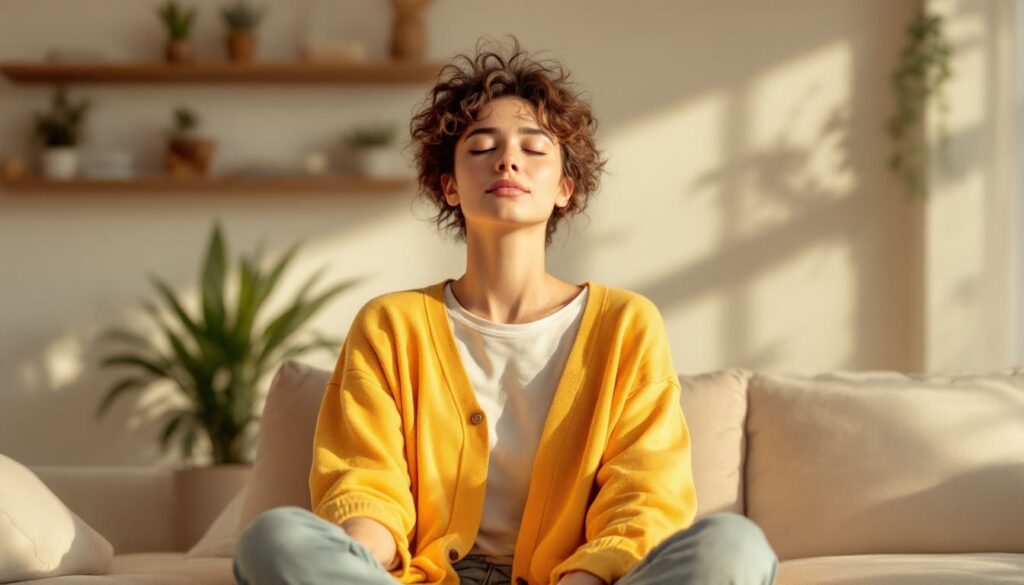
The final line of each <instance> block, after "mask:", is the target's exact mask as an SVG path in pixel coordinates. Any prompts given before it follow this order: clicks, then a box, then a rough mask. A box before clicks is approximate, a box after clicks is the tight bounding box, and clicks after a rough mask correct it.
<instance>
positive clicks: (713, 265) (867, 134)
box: [0, 0, 923, 465]
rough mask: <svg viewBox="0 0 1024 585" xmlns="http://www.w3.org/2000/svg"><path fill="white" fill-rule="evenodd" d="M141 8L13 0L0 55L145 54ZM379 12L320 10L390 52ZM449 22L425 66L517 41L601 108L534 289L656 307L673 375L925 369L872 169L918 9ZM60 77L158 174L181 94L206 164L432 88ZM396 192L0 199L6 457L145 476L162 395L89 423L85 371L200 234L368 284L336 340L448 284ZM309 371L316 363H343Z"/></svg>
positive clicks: (406, 106)
mask: <svg viewBox="0 0 1024 585" xmlns="http://www.w3.org/2000/svg"><path fill="white" fill-rule="evenodd" d="M155 4H156V3H155V2H139V1H137V0H103V1H99V0H97V1H95V2H89V3H82V2H78V1H76V0H52V1H51V2H49V3H47V5H46V7H45V10H43V9H42V8H40V7H39V4H38V3H37V2H30V1H29V0H8V1H7V2H3V3H2V4H0V59H3V60H15V59H33V60H34V59H39V58H42V56H43V54H44V53H45V50H46V49H47V48H48V47H50V46H52V45H57V44H61V45H62V46H68V45H69V44H73V45H75V46H81V47H86V48H92V49H100V50H103V51H104V52H106V53H108V54H109V55H110V56H111V57H112V58H124V59H129V58H132V59H135V58H153V59H156V58H158V57H159V52H160V43H161V42H162V37H161V33H160V30H159V28H158V25H157V23H156V19H155V17H154V16H153V6H155ZM197 4H199V5H201V7H202V19H203V22H202V23H201V25H200V27H199V30H198V31H197V35H198V36H199V37H201V38H203V39H206V40H205V41H204V42H206V43H207V49H206V51H207V53H208V54H216V55H219V34H220V32H219V26H218V25H217V24H216V22H215V20H214V16H215V14H216V8H215V7H216V6H217V3H216V2H213V1H209V0H204V1H202V2H197ZM298 6H300V5H299V4H298V3H293V2H286V1H284V0H279V1H277V2H273V3H272V8H271V13H270V16H269V17H268V19H269V20H268V21H267V22H266V23H265V26H264V28H263V39H264V51H263V53H262V55H263V57H265V58H268V59H269V58H276V59H285V58H291V57H292V56H293V54H294V47H295V42H296V38H297V36H296V35H297V32H296V31H300V30H303V29H304V25H303V24H302V23H301V21H300V20H299V19H298V17H297V16H296V14H294V13H293V10H295V9H296V8H295V7H298ZM386 6H387V3H384V2H380V1H379V0H364V1H361V2H356V1H351V0H347V1H341V0H337V1H334V2H330V3H327V2H324V3H322V6H319V7H314V8H315V14H316V15H317V16H316V18H315V22H316V25H315V26H314V29H316V30H315V31H314V33H315V34H348V35H355V36H360V37H362V38H364V39H365V40H366V41H367V42H368V43H369V44H370V47H371V53H372V56H373V57H377V58H379V57H382V56H383V54H384V50H385V46H386V36H387V22H388V20H389V14H388V12H387V10H386ZM467 6H468V5H467V4H465V3H463V2H457V1H455V0H440V1H438V2H436V3H435V4H434V5H433V6H432V7H431V8H430V10H429V13H428V22H429V27H430V31H431V45H430V54H431V57H432V58H434V59H438V60H440V59H444V58H446V57H449V56H451V55H453V54H454V53H456V52H464V51H469V50H471V49H472V48H473V46H474V44H475V41H476V39H477V38H478V37H479V36H481V35H492V36H499V35H502V34H505V33H514V34H516V35H518V36H519V38H520V40H521V41H522V42H523V44H524V46H525V47H527V48H528V49H529V50H531V51H534V52H537V53H538V56H540V57H553V58H557V59H560V60H561V61H563V62H564V63H565V64H566V65H567V66H568V68H569V69H570V70H571V71H572V72H573V74H574V76H575V78H576V79H577V80H579V81H580V82H581V83H582V84H583V86H584V87H585V88H586V89H587V91H588V94H589V95H590V96H591V99H592V102H593V105H594V108H595V111H596V113H597V115H598V117H599V119H600V130H599V142H600V144H601V145H602V147H603V149H604V152H605V154H606V155H607V156H608V158H609V159H610V161H611V162H610V164H609V171H610V174H609V175H608V176H607V177H606V178H605V182H604V187H603V190H602V192H601V193H600V194H599V196H597V197H596V198H595V199H594V200H593V202H592V206H591V208H590V209H589V211H588V213H587V216H586V217H581V218H579V219H578V220H577V221H576V222H575V224H574V225H573V226H572V228H571V230H567V229H563V230H562V232H561V233H560V236H559V238H558V239H557V240H556V242H555V243H554V244H553V245H552V247H551V249H550V255H549V269H550V270H551V271H552V272H553V273H555V274H556V275H558V276H559V277H561V278H564V279H567V280H570V281H575V282H581V281H582V280H585V279H593V280H597V281H601V282H604V283H606V284H609V285H612V286H619V287H625V288H629V289H633V290H636V291H639V292H641V293H643V294H645V295H647V296H649V297H650V298H651V299H653V300H654V301H655V302H656V303H657V304H658V306H659V307H660V308H661V310H662V313H663V315H664V317H665V320H666V323H667V325H668V328H669V336H670V340H671V343H672V348H673V352H674V359H675V363H676V367H677V369H678V370H679V371H680V372H687V373H690V372H699V371H704V370H711V369H715V368H721V367H728V366H743V367H749V368H757V369H764V370H787V371H794V372H804V373H813V372H818V371H826V370H835V369H899V370H916V369H920V368H921V367H922V364H923V353H922V352H923V336H922V331H923V324H922V314H923V313H922V312H923V305H922V297H923V293H922V291H921V289H920V283H921V281H922V275H921V268H920V267H921V258H922V250H921V242H922V225H923V223H922V221H923V220H922V217H923V214H922V210H921V206H920V205H919V204H915V203H912V202H910V201H908V200H906V199H905V198H904V197H903V196H902V193H901V191H900V185H899V183H897V182H896V181H894V179H893V178H892V177H890V175H889V174H888V173H887V171H886V168H885V161H886V157H887V154H888V148H889V146H888V142H887V141H886V138H885V135H884V132H883V130H882V125H883V121H884V118H885V116H886V115H888V113H889V112H890V110H891V99H890V92H889V86H888V79H889V74H890V71H891V70H892V68H893V66H894V64H895V59H896V55H897V54H898V51H899V49H900V47H901V41H902V38H901V35H902V27H903V23H904V22H905V21H906V19H907V18H908V17H909V15H910V13H911V11H912V9H913V7H914V6H915V3H914V2H909V1H908V2H892V1H891V0H889V1H883V0H874V1H860V2H814V1H810V0H807V1H794V0H786V1H782V2H773V3H771V4H770V5H769V4H766V3H758V2H749V1H738V0H730V1H722V2H697V1H686V2H675V1H654V0H650V1H647V2H640V3H632V2H628V3H627V2H616V1H601V2H591V1H588V2H583V1H582V0H576V1H570V2H554V3H553V2H542V1H539V0H524V1H523V2H517V3H514V4H508V3H496V2H487V3H484V4H483V5H479V6H481V7H480V8H478V9H476V10H472V9H469V8H467ZM474 6H478V5H477V4H474ZM296 12H297V10H296ZM55 14H60V15H61V18H56V17H54V15H55ZM68 40H70V41H73V43H69V42H68ZM74 89H75V91H74V93H75V95H88V96H89V97H91V98H92V99H93V100H94V101H95V102H96V104H97V106H96V110H95V112H94V115H93V116H92V117H91V119H90V121H89V125H90V144H91V145H93V146H98V147H128V148H133V149H136V150H137V151H138V152H140V153H142V155H143V156H144V157H145V158H146V160H148V161H149V162H150V163H152V164H156V161H158V159H159V148H160V138H159V130H160V129H162V128H164V127H166V126H167V125H168V124H169V120H170V110H171V108H172V107H173V106H174V105H175V104H178V103H189V104H191V105H194V106H195V107H197V109H199V111H200V113H201V114H202V115H203V116H204V120H205V122H206V124H207V129H208V130H209V132H210V133H211V134H214V135H216V136H217V137H218V139H219V140H220V149H221V150H220V152H219V153H218V163H217V164H218V169H224V168H228V167H231V166H233V165H237V164H243V163H246V162H250V161H261V160H285V161H295V160H297V157H298V155H299V154H300V153H301V152H303V151H304V150H305V149H308V148H314V147H320V146H323V145H328V144H331V143H333V141H335V140H336V137H337V136H338V135H339V134H340V133H341V132H342V131H344V130H345V129H347V127H348V126H349V125H350V124H352V123H353V122H355V121H359V120H362V119H364V118H367V117H372V116H376V117H390V118H394V119H396V120H400V121H402V123H403V124H407V122H408V117H409V115H410V113H411V112H412V111H413V108H414V106H415V105H416V104H417V102H418V101H419V99H420V98H421V97H422V96H423V94H424V92H425V91H426V86H424V87H418V88H387V89H385V88H357V87H283V88H275V87H262V88H255V87H254V88H242V87H231V86H225V87H216V86H211V87H198V86H181V87H173V86H137V87H132V86H124V87H118V86H99V85H97V86H78V87H76V88H74ZM48 99H49V94H48V90H47V89H46V88H41V87H31V86H16V85H11V84H9V83H7V82H5V81H0V152H12V151H23V150H24V149H25V145H26V144H27V140H28V131H29V129H30V125H29V121H30V115H31V112H32V111H33V110H37V109H42V108H43V107H44V106H45V105H46V102H47V100H48ZM412 195H413V194H412V193H403V194H399V195H397V196H382V195H373V196H354V197H339V198H336V199H330V198H322V197H308V196H298V195H288V194H283V195H281V196H279V197H268V196H252V197H244V196H232V197H221V196H217V195H209V196H196V195H188V196H184V195H180V196H179V195H161V196H155V195H139V196H109V197H102V196H86V195H76V196H64V197H42V196H40V197H27V196H17V197H16V196H12V195H8V194H0V274H2V275H3V279H4V286H3V288H2V290H3V292H2V295H3V301H4V302H3V303H0V413H2V414H0V416H2V424H0V451H2V452H5V453H9V454H11V455H13V456H15V457H18V458H20V459H22V460H24V461H26V462H29V463H34V464H44V463H47V464H58V463H86V464H118V465H122V464H147V463H150V462H153V461H155V460H158V457H157V455H156V448H155V440H154V435H155V433H156V429H157V427H156V426H155V424H156V423H155V419H156V417H158V416H159V409H160V408H161V405H163V404H166V403H167V401H168V400H169V399H171V398H172V397H173V395H172V394H170V393H169V392H167V391H166V390H163V391H161V390H154V391H152V392H149V393H147V394H145V395H143V396H141V397H140V399H139V400H138V402H137V403H135V404H129V403H127V402H126V403H123V404H120V405H119V406H118V407H116V408H115V409H114V411H113V412H112V414H111V416H110V417H109V418H108V419H105V420H104V421H102V422H96V421H94V420H92V419H91V418H90V416H89V413H91V411H92V410H93V409H94V408H95V405H96V404H97V402H98V401H99V399H100V397H101V396H102V391H103V389H104V388H105V387H106V386H107V384H109V383H110V382H111V381H112V380H113V379H115V377H116V376H115V375H114V374H113V373H112V372H108V371H101V370H98V368H97V365H96V362H97V359H98V357H99V356H100V355H101V352H100V348H98V347H96V346H95V344H94V343H92V341H91V339H90V337H91V336H92V335H93V334H94V333H95V332H96V331H98V330H100V329H102V328H103V327H106V326H108V325H110V324H114V323H129V322H132V321H131V320H132V319H136V312H135V311H134V309H135V307H137V306H138V300H139V299H141V298H146V297H150V296H151V290H150V288H149V285H148V283H147V281H146V279H145V274H146V273H147V272H148V271H153V272H156V273H159V274H161V275H163V276H164V277H166V278H167V279H169V280H170V281H171V282H172V283H174V285H176V286H177V287H179V288H180V289H181V290H185V291H191V290H192V289H191V287H192V286H194V283H195V278H196V273H197V271H198V259H199V257H200V254H201V251H202V250H201V248H202V245H203V243H204V241H205V237H206V234H207V230H208V227H209V225H210V222H211V220H212V219H213V218H221V220H222V221H223V222H224V224H225V226H226V227H227V230H228V235H229V240H230V244H231V246H232V249H233V250H234V251H239V250H251V249H252V247H253V246H254V244H255V243H256V242H257V241H258V240H259V239H261V238H265V239H266V241H267V243H268V245H269V246H270V247H271V249H274V250H280V249H282V248H283V247H284V246H286V245H287V244H288V243H290V242H292V241H294V240H296V239H297V238H300V237H301V238H305V239H306V240H307V241H308V242H309V245H308V247H307V248H306V249H305V253H304V254H303V255H302V257H301V258H300V260H299V262H298V264H297V266H296V269H297V270H296V272H295V273H294V274H293V277H294V278H293V279H292V280H290V281H289V282H288V285H289V286H290V287H295V286H296V285H297V281H298V280H299V277H300V276H301V275H302V274H308V272H309V271H310V270H312V268H314V267H316V266H319V265H320V264H321V263H322V262H330V263H331V267H332V272H331V274H330V275H329V278H343V277H347V276H351V275H360V276H364V277H365V280H364V281H363V283H362V284H361V285H360V286H359V287H357V288H355V289H352V290H351V292H350V294H347V295H346V296H345V297H344V298H343V299H342V300H339V301H338V302H337V303H336V304H334V305H332V306H331V307H330V308H329V310H326V311H324V312H323V313H322V314H321V315H320V318H319V319H317V321H316V322H315V323H314V327H319V328H322V329H324V330H327V331H329V332H331V333H333V334H336V335H339V336H340V335H343V334H344V332H345V331H346V330H347V327H348V324H349V323H350V321H351V318H352V316H353V315H354V313H355V311H356V310H357V309H358V308H359V306H360V305H361V304H362V303H363V302H365V301H366V300H367V299H368V298H369V297H371V296H373V295H376V294H380V293H383V292H386V291H390V290H397V289H404V288H412V287H417V286H423V285H425V284H430V283H433V282H437V281H439V280H441V279H443V278H446V277H457V276H458V275H459V274H461V272H462V269H463V266H464V264H463V263H464V258H463V251H462V249H461V248H460V247H458V246H455V245H452V244H449V243H446V241H444V240H442V239H441V238H440V237H439V236H437V235H436V234H435V232H434V230H433V228H432V226H431V224H430V223H429V221H428V220H427V219H426V218H427V217H428V214H429V210H428V209H426V208H424V207H422V206H421V205H418V204H413V203H411V201H412ZM306 361H308V362H310V363H313V364H317V365H320V366H322V367H325V368H328V367H331V366H332V365H333V362H334V357H333V356H331V355H327V354H323V355H319V356H309V357H308V358H307V360H306ZM172 460H173V458H166V459H163V461H167V462H169V461H172Z"/></svg>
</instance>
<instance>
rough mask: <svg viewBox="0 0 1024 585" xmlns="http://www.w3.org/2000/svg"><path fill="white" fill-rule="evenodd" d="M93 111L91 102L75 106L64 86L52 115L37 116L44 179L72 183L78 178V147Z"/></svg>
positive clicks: (59, 92) (55, 100)
mask: <svg viewBox="0 0 1024 585" xmlns="http://www.w3.org/2000/svg"><path fill="white" fill-rule="evenodd" d="M89 108H90V102H89V100H87V99H84V98H83V99H82V100H81V101H79V102H78V103H72V102H71V100H70V99H69V98H68V93H67V88H65V87H64V86H60V87H58V88H57V90H56V91H55V92H54V94H53V105H52V107H51V109H50V111H49V112H36V124H35V134H36V137H37V138H38V139H39V141H40V142H41V143H42V146H43V154H42V167H43V175H44V176H46V177H48V178H51V179H71V178H74V177H75V176H76V175H77V174H78V161H79V152H78V145H79V141H80V138H81V131H82V126H83V124H84V122H85V114H86V112H88V110H89Z"/></svg>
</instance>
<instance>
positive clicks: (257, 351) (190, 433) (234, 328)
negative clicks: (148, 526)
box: [96, 223, 358, 465]
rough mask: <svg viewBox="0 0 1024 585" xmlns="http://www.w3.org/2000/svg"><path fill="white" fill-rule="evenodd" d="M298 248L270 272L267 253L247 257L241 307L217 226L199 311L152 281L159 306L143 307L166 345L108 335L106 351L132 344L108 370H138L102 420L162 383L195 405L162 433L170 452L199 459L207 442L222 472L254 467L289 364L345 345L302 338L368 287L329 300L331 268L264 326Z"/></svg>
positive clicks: (176, 414) (179, 412)
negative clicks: (273, 384) (275, 374)
mask: <svg viewBox="0 0 1024 585" xmlns="http://www.w3.org/2000/svg"><path fill="white" fill-rule="evenodd" d="M298 247H299V246H298V245H297V244H296V245H293V246H291V248H289V249H288V250H287V251H286V252H285V253H284V254H283V255H282V256H281V257H280V258H279V259H277V260H276V261H275V262H274V263H273V264H272V265H271V266H270V268H269V269H268V270H265V269H264V268H263V267H262V266H261V264H262V262H261V260H260V254H259V252H257V253H256V255H254V256H246V255H243V256H241V258H240V260H239V263H238V266H239V268H238V271H237V279H235V278H234V276H232V277H231V279H232V280H236V281H237V287H236V288H235V289H234V290H236V291H237V293H235V300H234V302H231V300H230V299H229V298H228V295H227V292H228V281H229V274H228V272H229V266H228V258H227V250H226V245H225V242H224V237H223V235H222V232H221V228H220V225H219V224H218V223H215V224H214V227H213V230H212V233H211V235H210V238H209V242H208V244H207V249H206V255H205V259H204V260H203V263H202V267H201V270H200V282H199V287H198V290H199V294H200V295H201V304H200V309H199V310H198V311H191V312H190V311H186V310H185V306H186V303H185V299H184V298H182V296H180V295H179V294H178V293H176V292H175V291H174V290H173V289H172V288H171V286H170V285H169V284H167V282H165V281H164V280H163V279H161V278H159V277H157V276H155V275H150V280H151V281H152V283H153V285H154V287H155V288H156V290H157V293H158V298H159V299H160V300H161V301H163V303H164V305H165V307H164V308H163V310H159V309H158V308H157V306H156V305H155V304H154V303H152V302H146V303H145V304H144V305H143V307H144V309H145V312H146V314H147V315H148V316H149V318H150V319H151V321H152V323H153V325H154V326H155V329H156V331H157V332H158V336H159V341H160V342H159V343H158V342H157V341H154V340H153V339H151V338H150V337H147V336H145V335H143V334H141V333H138V332H135V331H131V330H128V329H124V328H120V327H113V328H110V329H107V330H105V331H103V332H102V333H101V334H100V336H99V340H100V341H101V342H114V343H118V344H127V349H125V350H120V351H116V352H114V353H112V354H110V355H106V356H105V357H104V358H103V360H102V362H101V363H102V365H103V366H104V367H118V368H120V367H129V368H132V369H134V370H136V372H135V373H134V374H133V375H126V376H125V377H124V378H122V379H120V380H119V381H117V382H116V383H115V384H113V385H112V386H111V387H110V389H109V390H108V391H107V393H106V395H105V396H104V398H103V400H102V402H101V403H100V404H99V407H98V409H97V411H96V416H97V417H102V416H103V415H104V414H105V413H106V412H107V411H108V410H109V408H110V406H111V405H112V404H113V403H114V402H115V401H116V400H118V399H119V398H121V397H123V396H126V395H128V394H130V393H133V392H138V391H140V390H143V389H145V388H148V387H149V386H150V385H152V384H153V383H156V382H160V381H166V382H170V383H171V384H172V386H174V387H175V388H176V389H177V390H178V392H180V394H181V397H182V398H183V399H184V404H185V406H183V407H179V408H175V409H172V410H170V411H169V412H168V413H167V414H168V415H169V416H168V418H167V419H166V421H165V422H164V424H163V428H162V430H161V432H160V446H161V450H162V451H164V452H166V450H167V448H168V445H169V444H170V442H171V440H172V439H174V438H177V439H178V440H179V441H180V443H179V444H180V447H181V453H182V454H183V455H184V457H185V458H186V459H190V458H192V455H193V448H194V445H195V443H196V441H197V440H198V439H200V438H202V439H205V440H206V441H207V442H208V444H209V446H210V449H211V457H212V463H213V464H215V465H229V464H240V463H241V464H245V463H247V462H246V460H245V457H244V454H245V451H246V449H245V448H246V441H247V439H248V438H247V432H248V431H250V429H251V427H252V426H253V423H255V422H256V421H257V419H258V418H259V417H258V416H257V413H256V412H255V411H254V406H255V404H256V398H257V387H258V385H259V384H260V381H261V380H262V379H263V378H264V377H265V376H266V375H267V374H269V373H272V371H274V370H275V369H276V368H277V367H278V366H279V365H280V364H281V362H282V361H284V360H286V359H289V358H292V357H295V356H298V355H300V354H303V353H306V352H309V351H312V350H317V349H321V350H326V351H329V352H331V353H332V355H336V354H337V352H338V351H339V350H340V348H341V344H342V342H343V340H338V339H329V338H326V337H323V336H321V335H320V334H312V335H310V336H307V338H306V339H304V340H303V341H292V338H293V337H294V336H295V334H296V333H297V332H298V331H299V329H300V328H302V327H303V325H304V324H305V323H306V322H307V321H309V319H311V318H312V317H313V316H314V315H316V314H317V313H318V312H319V311H320V309H321V308H323V306H324V305H326V304H327V303H328V301H330V300H331V299H333V298H334V297H335V296H336V295H337V294H338V293H340V292H342V291H344V290H345V289H347V288H349V287H350V286H352V285H353V284H355V283H356V282H357V280H358V279H348V280H345V281H342V282H339V283H335V284H333V285H331V286H330V287H328V288H327V289H326V290H323V291H322V292H319V293H316V294H312V293H311V290H312V288H313V286H314V285H315V283H316V282H317V281H318V280H319V279H320V277H321V276H322V274H323V270H324V269H323V268H321V269H320V270H319V271H317V272H316V273H315V274H313V276H312V277H310V278H308V279H307V280H306V281H305V282H304V284H303V285H302V286H301V287H300V289H299V291H298V293H297V294H296V295H295V297H294V298H293V299H292V300H291V301H290V302H288V303H286V304H284V305H283V306H282V308H281V309H279V310H278V311H277V313H276V314H274V315H271V316H269V317H267V318H263V317H262V316H263V315H264V313H265V311H263V309H264V308H265V306H266V301H267V299H268V298H269V297H270V295H271V293H273V291H274V290H275V288H277V286H278V285H279V283H280V281H281V277H282V275H283V274H284V272H285V270H286V269H287V267H288V265H289V262H291V260H292V258H293V257H294V256H295V254H296V251H297V250H298Z"/></svg>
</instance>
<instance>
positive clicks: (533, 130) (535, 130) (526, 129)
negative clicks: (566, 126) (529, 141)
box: [464, 126, 555, 144]
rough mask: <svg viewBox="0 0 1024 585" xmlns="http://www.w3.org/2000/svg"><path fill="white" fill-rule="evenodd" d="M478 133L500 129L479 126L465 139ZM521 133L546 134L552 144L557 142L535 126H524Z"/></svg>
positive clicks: (492, 132) (495, 132)
mask: <svg viewBox="0 0 1024 585" xmlns="http://www.w3.org/2000/svg"><path fill="white" fill-rule="evenodd" d="M477 134H498V129H497V128H494V127H492V126H486V127H483V128H477V129H475V130H473V131H472V132H470V133H469V134H466V138H465V139H464V140H469V139H470V138H472V137H473V136H475V135H477ZM519 134H533V135H539V136H545V137H547V139H548V140H550V141H551V143H552V144H554V142H555V139H554V138H552V137H551V135H550V134H548V133H547V132H545V131H544V130H541V129H540V128H533V127H530V126H523V127H520V128H519Z"/></svg>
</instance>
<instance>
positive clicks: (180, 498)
mask: <svg viewBox="0 0 1024 585" xmlns="http://www.w3.org/2000/svg"><path fill="white" fill-rule="evenodd" d="M251 474H252V463H239V464H235V465H212V466H210V467H185V468H182V469H178V470H176V471H175V474H174V490H175V501H177V502H178V503H179V504H180V506H181V507H180V508H179V509H180V510H181V511H182V513H181V514H179V515H178V522H177V524H178V525H177V526H176V527H175V528H176V531H177V538H178V545H179V548H180V549H181V550H188V549H189V548H190V547H191V546H192V545H194V544H195V543H196V542H197V541H198V540H199V539H200V538H201V537H202V536H203V534H204V533H205V532H206V529H207V528H209V527H210V524H211V523H212V522H213V520H214V519H215V518H217V515H218V514H220V512H221V510H223V509H224V506H226V505H227V504H228V502H230V501H231V499H232V498H233V497H235V495H236V494H237V493H238V490H240V489H242V486H243V485H245V482H246V481H247V480H248V479H249V476H250V475H251Z"/></svg>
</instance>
